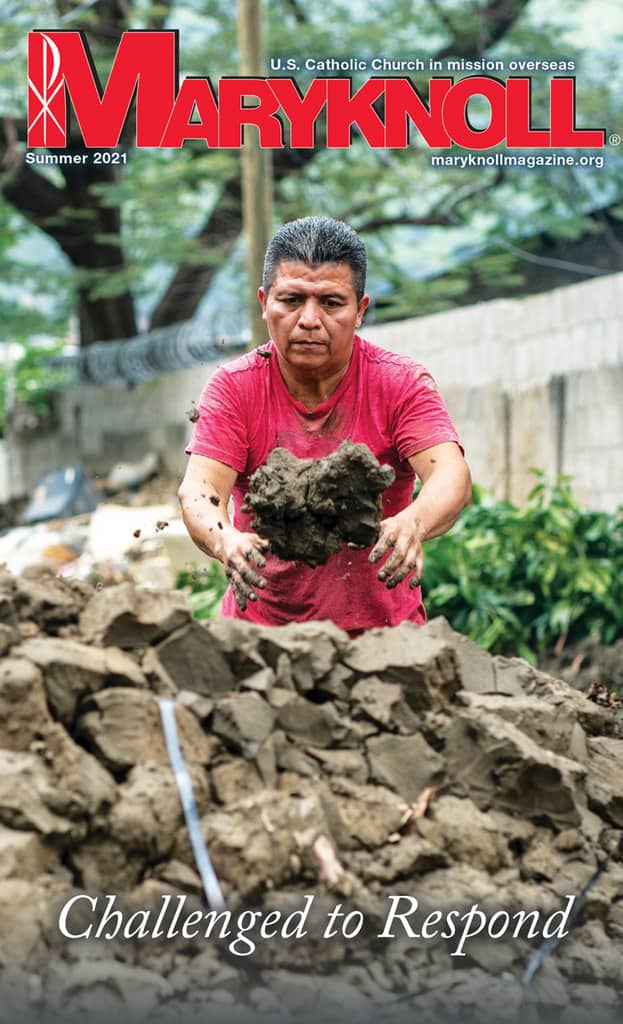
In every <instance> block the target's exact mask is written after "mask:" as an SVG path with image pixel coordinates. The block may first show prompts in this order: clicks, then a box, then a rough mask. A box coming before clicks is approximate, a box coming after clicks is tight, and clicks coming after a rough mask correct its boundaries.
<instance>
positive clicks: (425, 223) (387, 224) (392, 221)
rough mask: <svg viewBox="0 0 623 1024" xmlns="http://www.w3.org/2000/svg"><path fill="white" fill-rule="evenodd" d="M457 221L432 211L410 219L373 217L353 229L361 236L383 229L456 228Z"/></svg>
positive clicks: (407, 217)
mask: <svg viewBox="0 0 623 1024" xmlns="http://www.w3.org/2000/svg"><path fill="white" fill-rule="evenodd" d="M455 224H456V221H454V220H453V219H451V218H450V217H449V216H448V215H447V214H445V213H441V212H440V211H436V212H435V211H431V213H427V214H424V216H423V217H409V216H408V215H398V216H396V217H372V218H371V219H370V220H367V221H364V223H363V224H355V225H353V227H354V228H355V230H356V231H357V232H358V233H359V234H360V235H364V234H366V233H369V232H371V231H380V230H381V228H397V227H405V226H406V227H418V228H420V227H442V228H449V227H454V226H455Z"/></svg>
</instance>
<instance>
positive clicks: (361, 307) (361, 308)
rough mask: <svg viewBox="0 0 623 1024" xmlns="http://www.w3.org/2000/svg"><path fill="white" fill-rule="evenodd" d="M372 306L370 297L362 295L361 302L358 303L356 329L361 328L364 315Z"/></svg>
mask: <svg viewBox="0 0 623 1024" xmlns="http://www.w3.org/2000/svg"><path fill="white" fill-rule="evenodd" d="M369 305H370V296H369V295H362V296H361V298H360V300H359V302H358V303H357V319H356V321H355V327H361V321H362V320H363V314H364V313H365V311H366V309H367V308H368V306H369Z"/></svg>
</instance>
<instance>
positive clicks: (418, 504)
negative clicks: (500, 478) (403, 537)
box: [411, 465, 471, 540]
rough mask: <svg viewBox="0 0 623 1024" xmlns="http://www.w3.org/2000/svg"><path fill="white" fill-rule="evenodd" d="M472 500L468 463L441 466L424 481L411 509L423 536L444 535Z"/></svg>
mask: <svg viewBox="0 0 623 1024" xmlns="http://www.w3.org/2000/svg"><path fill="white" fill-rule="evenodd" d="M470 500H471V478H470V474H469V470H468V468H467V465H464V468H463V469H462V471H461V472H459V473H457V469H456V467H451V468H450V467H448V469H447V470H445V469H440V470H439V471H438V472H437V473H433V474H431V476H430V477H429V478H428V480H427V481H426V482H425V483H424V484H422V487H421V489H420V492H419V494H418V496H417V498H416V499H415V500H414V502H413V503H412V505H411V513H412V515H413V517H414V521H415V523H416V527H417V531H418V535H419V537H420V539H421V540H431V539H432V538H433V537H440V536H441V534H443V533H446V531H447V530H449V529H450V527H451V526H452V525H453V524H454V523H455V522H456V520H457V519H458V517H459V515H460V514H461V512H462V510H463V509H464V508H465V506H466V505H468V504H469V502H470Z"/></svg>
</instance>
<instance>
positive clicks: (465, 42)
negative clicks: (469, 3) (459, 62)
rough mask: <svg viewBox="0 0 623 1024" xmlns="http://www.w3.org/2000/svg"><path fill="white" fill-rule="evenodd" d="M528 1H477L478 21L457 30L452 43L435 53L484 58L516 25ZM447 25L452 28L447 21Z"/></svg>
mask: <svg viewBox="0 0 623 1024" xmlns="http://www.w3.org/2000/svg"><path fill="white" fill-rule="evenodd" d="M528 3H529V0H488V2H487V3H485V4H481V5H479V4H474V14H475V15H477V17H476V19H475V21H474V23H473V24H471V23H470V22H469V21H468V22H467V25H465V24H463V25H462V26H461V30H460V34H459V33H457V32H456V31H455V33H454V35H453V37H452V39H451V40H450V42H449V43H448V44H447V45H446V46H444V48H443V49H442V50H440V51H439V53H437V54H436V55H435V57H436V59H437V60H444V58H446V57H464V58H466V59H472V60H473V59H476V58H478V57H481V56H482V54H483V53H484V52H485V50H488V49H489V47H490V46H493V44H494V43H497V41H498V40H499V39H501V38H502V36H504V35H505V34H506V33H507V32H508V30H509V29H510V28H511V27H512V26H513V25H514V24H515V22H516V21H517V19H518V18H519V16H520V14H522V12H523V11H524V9H525V8H526V7H527V5H528ZM446 26H447V27H450V26H449V23H448V22H447V21H446Z"/></svg>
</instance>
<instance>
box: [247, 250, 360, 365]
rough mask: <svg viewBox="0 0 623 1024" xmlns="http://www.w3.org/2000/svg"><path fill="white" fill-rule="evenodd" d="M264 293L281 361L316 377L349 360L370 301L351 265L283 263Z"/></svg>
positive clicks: (262, 297)
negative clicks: (357, 286)
mask: <svg viewBox="0 0 623 1024" xmlns="http://www.w3.org/2000/svg"><path fill="white" fill-rule="evenodd" d="M258 297H259V300H260V302H261V303H262V309H263V310H264V314H263V318H264V320H265V321H266V324H267V326H268V330H269V332H270V336H271V338H272V339H273V341H274V343H275V345H276V347H277V352H278V354H279V358H280V360H283V361H285V362H286V363H287V364H288V365H289V366H290V367H291V368H292V369H293V370H296V371H298V372H299V373H301V372H302V373H303V375H305V376H307V375H308V376H309V377H310V379H311V378H314V379H317V378H324V377H330V376H331V375H332V374H334V373H337V372H338V371H339V370H341V369H342V368H343V367H344V366H346V365H347V364H348V361H349V359H350V355H351V352H352V349H353V337H354V334H355V331H356V330H357V328H358V327H359V326H360V324H361V320H362V318H363V314H364V312H365V310H366V307H367V305H368V302H369V301H370V299H369V296H368V295H364V296H363V298H362V299H360V301H359V302H358V301H357V296H356V294H355V288H354V285H353V275H352V271H351V268H350V267H349V266H348V264H347V263H323V264H322V265H321V266H319V267H310V266H308V265H307V264H306V263H290V262H285V261H284V262H283V263H280V264H279V266H278V268H277V273H276V274H275V279H274V281H273V283H272V284H271V286H270V288H269V290H268V293H267V294H265V293H264V289H263V288H260V289H259V291H258Z"/></svg>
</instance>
